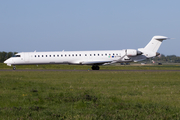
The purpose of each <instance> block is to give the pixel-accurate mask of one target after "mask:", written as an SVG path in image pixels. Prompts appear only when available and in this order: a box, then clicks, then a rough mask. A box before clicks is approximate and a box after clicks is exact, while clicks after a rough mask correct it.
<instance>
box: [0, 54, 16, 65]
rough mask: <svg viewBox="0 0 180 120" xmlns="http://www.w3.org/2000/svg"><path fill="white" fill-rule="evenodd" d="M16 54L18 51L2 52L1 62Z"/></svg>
mask: <svg viewBox="0 0 180 120" xmlns="http://www.w3.org/2000/svg"><path fill="white" fill-rule="evenodd" d="M15 54H17V52H4V51H3V52H0V62H1V63H3V62H4V61H5V60H7V59H8V58H10V57H13V56H14V55H15Z"/></svg>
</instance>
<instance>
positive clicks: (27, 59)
mask: <svg viewBox="0 0 180 120" xmlns="http://www.w3.org/2000/svg"><path fill="white" fill-rule="evenodd" d="M24 61H25V62H29V53H24Z"/></svg>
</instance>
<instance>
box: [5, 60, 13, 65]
mask: <svg viewBox="0 0 180 120" xmlns="http://www.w3.org/2000/svg"><path fill="white" fill-rule="evenodd" d="M10 61H11V60H10V59H7V60H5V61H4V63H5V64H7V65H8V66H11V64H12V63H11V62H10Z"/></svg>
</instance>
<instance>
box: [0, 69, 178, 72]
mask: <svg viewBox="0 0 180 120" xmlns="http://www.w3.org/2000/svg"><path fill="white" fill-rule="evenodd" d="M0 71H17V72H18V71H43V72H46V71H97V72H100V71H107V72H108V71H131V72H180V70H76V69H75V70H74V69H73V70H70V69H69V70H65V69H16V70H12V69H0Z"/></svg>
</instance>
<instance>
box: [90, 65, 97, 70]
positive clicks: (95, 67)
mask: <svg viewBox="0 0 180 120" xmlns="http://www.w3.org/2000/svg"><path fill="white" fill-rule="evenodd" d="M91 68H92V70H99V66H98V65H93V66H92V67H91Z"/></svg>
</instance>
